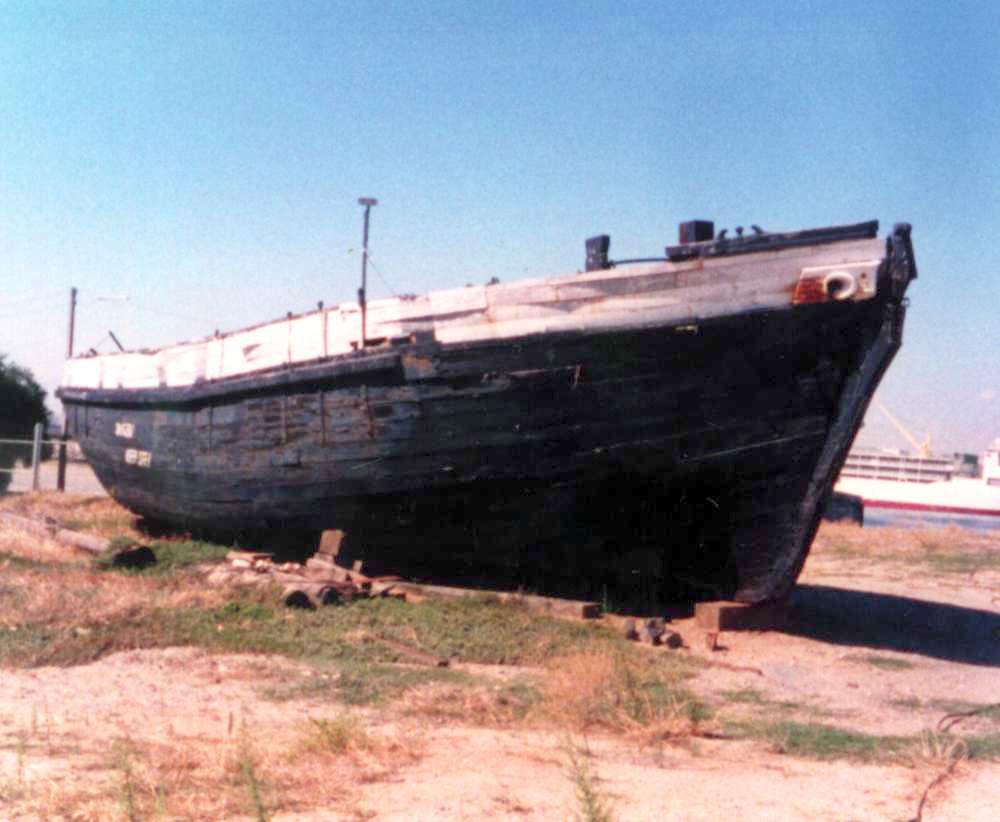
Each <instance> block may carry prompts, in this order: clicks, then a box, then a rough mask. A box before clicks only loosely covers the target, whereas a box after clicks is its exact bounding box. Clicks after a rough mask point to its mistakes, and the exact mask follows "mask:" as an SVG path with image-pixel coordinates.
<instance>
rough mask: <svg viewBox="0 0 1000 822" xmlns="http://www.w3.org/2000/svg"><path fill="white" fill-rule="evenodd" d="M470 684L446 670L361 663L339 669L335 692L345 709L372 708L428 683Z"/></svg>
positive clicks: (459, 673)
mask: <svg viewBox="0 0 1000 822" xmlns="http://www.w3.org/2000/svg"><path fill="white" fill-rule="evenodd" d="M471 680H472V677H469V676H467V675H465V674H462V673H461V672H459V671H451V670H448V669H447V668H405V667H399V666H396V665H377V664H375V665H373V664H370V663H369V664H366V663H363V662H362V663H353V664H352V663H348V664H346V665H342V666H341V671H340V676H339V677H338V678H337V680H336V682H335V684H334V688H335V689H336V694H337V696H338V697H339V698H340V699H341V701H343V702H346V703H347V704H348V705H373V704H381V703H384V702H387V701H389V700H391V699H395V698H396V697H398V696H399V695H400V694H402V693H403V692H404V691H407V690H409V689H410V688H415V687H419V686H421V685H426V684H427V683H431V682H444V683H450V684H468V683H469V682H470V681H471Z"/></svg>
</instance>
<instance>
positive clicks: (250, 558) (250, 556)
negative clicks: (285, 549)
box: [226, 551, 271, 564]
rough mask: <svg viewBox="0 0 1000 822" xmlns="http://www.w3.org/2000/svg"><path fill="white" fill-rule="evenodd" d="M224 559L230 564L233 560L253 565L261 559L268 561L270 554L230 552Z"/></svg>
mask: <svg viewBox="0 0 1000 822" xmlns="http://www.w3.org/2000/svg"><path fill="white" fill-rule="evenodd" d="M226 559H227V560H229V561H230V562H232V561H233V560H234V559H240V560H246V561H247V562H249V563H251V564H253V563H254V562H256V561H258V560H262V559H266V560H270V559H271V555H270V554H264V553H261V552H260V551H230V552H229V553H227V554H226Z"/></svg>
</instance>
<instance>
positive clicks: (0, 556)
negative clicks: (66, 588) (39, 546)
mask: <svg viewBox="0 0 1000 822" xmlns="http://www.w3.org/2000/svg"><path fill="white" fill-rule="evenodd" d="M5 568H10V569H11V570H13V571H22V570H23V571H49V570H53V566H52V565H50V564H49V563H47V562H42V561H41V560H37V559H29V558H27V557H21V556H18V555H17V554H9V553H7V552H5V551H0V570H2V569H5Z"/></svg>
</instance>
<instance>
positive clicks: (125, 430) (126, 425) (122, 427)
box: [115, 421, 135, 440]
mask: <svg viewBox="0 0 1000 822" xmlns="http://www.w3.org/2000/svg"><path fill="white" fill-rule="evenodd" d="M134 435H135V425H134V424H133V423H131V422H121V421H118V422H116V423H115V436H116V437H123V438H124V439H127V440H130V439H132V437H133V436H134Z"/></svg>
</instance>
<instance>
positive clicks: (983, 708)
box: [927, 699, 1000, 719]
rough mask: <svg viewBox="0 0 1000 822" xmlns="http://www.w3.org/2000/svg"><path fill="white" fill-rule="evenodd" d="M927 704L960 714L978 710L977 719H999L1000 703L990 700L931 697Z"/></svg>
mask: <svg viewBox="0 0 1000 822" xmlns="http://www.w3.org/2000/svg"><path fill="white" fill-rule="evenodd" d="M927 706H928V707H930V708H934V709H936V710H938V711H941V712H942V713H944V714H961V713H968V712H970V711H979V712H980V713H977V714H976V717H977V718H978V719H1000V705H996V704H993V703H990V702H966V701H964V700H961V699H932V700H930V701H928V702H927Z"/></svg>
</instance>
